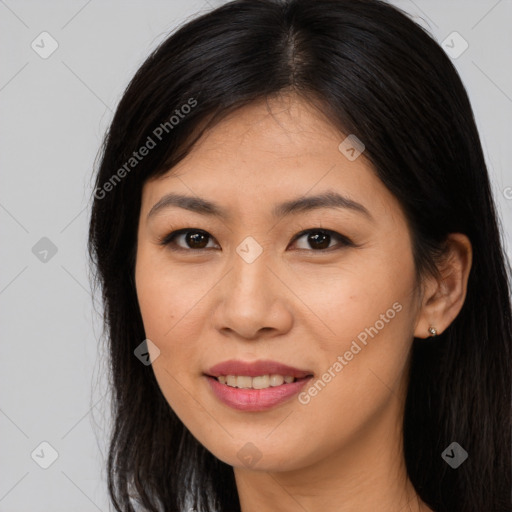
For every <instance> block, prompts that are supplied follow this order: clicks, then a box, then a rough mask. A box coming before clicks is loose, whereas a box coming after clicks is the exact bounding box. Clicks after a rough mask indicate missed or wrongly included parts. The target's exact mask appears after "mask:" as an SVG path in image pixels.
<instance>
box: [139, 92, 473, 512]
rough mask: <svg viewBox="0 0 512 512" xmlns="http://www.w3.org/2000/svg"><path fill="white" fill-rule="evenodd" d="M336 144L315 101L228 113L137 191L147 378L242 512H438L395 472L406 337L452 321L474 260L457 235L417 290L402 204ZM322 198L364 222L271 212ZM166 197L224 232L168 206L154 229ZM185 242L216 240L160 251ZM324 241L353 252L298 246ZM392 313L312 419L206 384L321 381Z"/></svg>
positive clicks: (338, 213)
mask: <svg viewBox="0 0 512 512" xmlns="http://www.w3.org/2000/svg"><path fill="white" fill-rule="evenodd" d="M269 109H270V110H271V113H269ZM344 138H345V135H342V134H340V133H339V132H338V131H337V130H336V129H335V128H334V127H333V126H332V125H331V124H330V123H329V122H328V121H327V120H326V119H325V118H323V116H322V115H321V114H320V113H319V112H318V111H317V110H315V109H314V108H313V107H311V106H310V105H309V104H308V103H306V102H304V101H303V100H301V99H299V98H298V97H296V96H294V95H283V96H281V97H278V98H277V97H276V98H273V99H271V100H270V101H269V102H268V104H267V103H265V102H264V101H262V102H258V103H254V104H252V105H250V106H247V107H244V108H242V109H240V110H238V111H237V112H235V113H234V114H231V115H230V116H229V117H227V118H226V119H225V120H223V121H222V122H221V123H220V124H218V125H217V126H216V127H214V128H213V129H212V130H211V131H210V132H208V134H207V135H206V136H205V137H203V138H202V139H201V141H200V142H199V143H198V144H197V145H196V146H195V148H194V149H193V150H192V152H191V153H190V154H189V155H188V156H187V158H186V159H184V160H183V161H182V162H180V163H179V164H178V165H177V166H176V167H175V168H173V169H172V170H171V171H170V172H169V173H167V174H166V175H165V176H163V177H161V178H158V179H154V180H151V181H149V182H147V183H146V184H145V186H144V189H143V193H142V206H141V212H140V221H139V228H138V242H137V262H136V273H135V279H136V287H137V295H138V300H139V305H140V308H141V313H142V317H143V322H144V327H145V332H146V336H147V338H149V339H150V340H151V341H152V342H153V343H154V344H155V345H156V346H157V347H158V349H159V350H160V354H159V355H158V357H156V358H155V359H154V361H153V365H152V366H153V370H154V372H155V376H156V378H157V381H158V383H159V386H160V388H161V390H162V392H163V394H164V396H165V398H166V400H167V401H168V403H169V405H170V406H171V407H172V409H173V410H174V411H175V412H176V414H177V415H178V416H179V418H180V419H181V421H182V422H183V423H184V424H185V426H186V427H187V428H188V429H189V430H190V432H191V433H192V434H193V435H194V436H195V437H196V439H197V440H198V441H199V442H200V443H202V444H203V445H204V446H205V447H206V448H207V449H208V450H209V451H211V452H212V453H213V454H214V455H215V456H216V457H217V458H219V459H220V460H222V461H224V462H226V463H227V464H230V465H232V466H233V467H234V472H235V478H236V482H237V487H238V491H239V496H240V501H241V506H242V511H243V512H256V511H258V512H266V511H271V510H280V511H284V512H287V511H290V512H291V511H292V510H293V511H296V510H307V511H308V512H320V511H322V512H331V511H336V512H356V511H357V512H365V511H372V512H374V511H375V510H379V511H382V512H386V511H389V512H397V511H402V510H403V511H404V512H406V511H429V510H430V509H429V508H428V507H427V506H426V505H425V504H424V503H422V502H421V500H420V499H419V497H417V495H416V493H415V491H414V489H413V487H412V485H411V483H410V481H409V480H408V477H407V473H406V470H405V465H404V460H403V453H402V431H401V423H402V415H403V404H404V400H405V392H406V386H407V380H406V369H407V365H408V362H409V354H410V349H411V344H412V340H413V337H414V336H417V337H420V338H428V337H429V333H428V328H429V327H430V326H435V327H436V328H437V331H438V332H439V333H441V332H443V330H444V329H446V328H447V327H448V326H449V324H450V323H451V322H452V321H453V319H454V318H455V317H456V316H457V314H458V312H459V311H460V308H461V307H462V304H463V301H464V297H465V293H466V283H467V277H468V273H469V269H470V267H471V246H470V244H469V242H468V240H467V238H466V237H464V236H463V235H453V236H452V237H451V238H450V239H449V243H448V244H447V256H448V257H447V258H446V261H445V263H443V265H442V266H440V270H441V272H442V278H441V279H435V278H433V277H425V278H424V279H423V280H422V282H418V280H417V278H416V275H415V268H414V262H413V256H412V246H411V237H410V233H409V230H408V226H407V222H406V219H405V217H404V214H403V212H402V209H401V208H400V205H399V203H398V202H397V200H396V199H395V198H394V196H393V195H392V194H391V193H390V192H389V191H388V190H387V189H386V188H385V186H384V185H383V184H382V182H381V181H380V180H379V179H378V178H377V176H376V175H375V173H374V172H373V170H372V167H371V165H370V164H369V163H368V161H367V160H366V159H365V158H364V153H363V154H362V155H361V156H360V157H359V158H357V159H356V160H354V161H350V160H349V159H348V158H346V156H344V154H342V153H341V152H340V150H339V149H338V145H339V144H340V142H341V141H342V140H343V139H344ZM363 142H364V141H363ZM328 190H331V191H335V192H337V193H340V194H343V195H344V196H346V197H348V198H350V199H352V200H353V201H357V202H358V203H360V204H362V205H363V206H364V207H365V208H366V209H367V210H368V212H369V214H370V216H371V218H370V217H368V216H366V215H364V214H362V213H360V212H358V211H354V210H351V209H341V208H321V209H316V210H312V211H305V212H299V213H296V214H293V215H289V216H287V217H283V218H280V219H279V218H277V219H276V218H273V217H272V215H271V210H272V208H273V206H274V205H275V204H276V203H280V202H284V201H288V200H291V199H296V198H299V197H303V196H311V195H316V194H318V193H321V192H325V191H328ZM170 192H175V193H181V194H185V195H189V196H192V197H196V196H199V197H201V198H205V199H207V200H210V201H214V202H216V203H218V204H219V206H222V207H223V208H225V209H226V210H227V211H228V212H229V215H230V217H229V218H226V219H219V218H214V217H211V216H207V215H202V214H200V213H197V212H192V211H188V210H185V209H182V208H179V207H175V206H173V207H169V208H163V209H161V210H159V211H158V213H156V214H155V215H152V216H151V217H149V218H148V213H149V211H150V210H151V208H152V206H153V205H154V204H155V203H157V202H158V201H159V200H160V199H161V198H162V197H163V196H164V195H165V194H167V193H170ZM183 228H188V229H190V230H191V231H194V229H195V230H198V229H199V230H202V231H206V232H207V234H208V235H209V236H207V237H206V238H203V239H201V238H199V243H198V242H196V245H194V243H193V240H192V244H190V240H189V244H188V245H187V239H186V238H185V236H186V235H181V236H178V237H177V238H176V239H175V240H174V247H177V248H180V247H181V248H182V249H183V250H182V251H173V250H172V249H171V248H172V245H171V246H164V245H161V244H160V243H159V241H160V240H161V239H163V238H164V237H165V236H166V235H168V234H169V233H171V232H172V231H174V230H178V229H183ZM320 228H323V229H326V230H331V231H334V232H336V233H339V234H341V235H344V236H345V237H348V238H349V239H350V240H351V241H352V242H353V243H354V244H356V245H357V246H356V247H354V246H350V245H343V244H342V243H341V241H340V240H338V239H337V238H336V237H335V235H332V236H331V238H330V239H329V237H327V239H326V240H325V245H322V239H320V242H316V245H315V240H313V241H312V242H311V239H310V241H309V242H308V235H307V234H306V235H303V236H301V237H300V238H299V239H295V238H296V235H297V234H298V233H299V232H301V231H302V230H305V229H312V230H315V229H316V230H318V229H320ZM191 234H192V233H191ZM314 234H315V233H313V235H314ZM247 236H251V237H253V238H254V239H255V240H256V241H257V243H258V244H259V245H260V246H261V248H262V250H263V252H262V253H261V255H260V256H259V257H258V258H256V259H255V260H254V261H253V262H252V263H247V262H246V261H245V260H244V259H243V258H242V257H240V255H239V254H238V253H237V252H236V248H237V247H238V246H239V245H240V243H241V242H242V241H243V240H244V239H245V238H246V237H247ZM194 247H199V249H196V248H194ZM202 247H206V248H202ZM318 247H320V248H318ZM322 247H329V248H322ZM394 304H395V310H396V309H397V308H398V306H396V304H399V306H400V311H399V312H396V315H395V316H394V318H392V319H389V318H388V317H386V318H387V319H388V322H385V323H384V327H383V328H381V329H378V334H377V335H374V337H373V338H371V337H368V341H367V344H366V345H362V344H359V345H361V350H360V351H359V352H358V353H357V354H356V355H354V356H353V358H352V359H351V360H350V361H346V359H345V361H346V362H347V364H346V365H343V369H342V370H341V371H339V372H337V373H336V372H335V373H336V376H335V377H333V378H332V379H331V381H330V382H329V383H328V384H327V385H326V386H324V387H323V388H321V391H320V392H318V393H317V394H316V395H315V396H314V397H311V400H310V401H309V402H308V403H307V404H301V403H300V402H299V401H298V399H297V397H293V398H292V399H290V400H288V401H287V402H286V403H283V404H281V405H279V406H277V407H275V408H272V409H269V410H266V411H263V412H243V411H238V410H235V409H232V408H230V407H228V406H227V405H224V404H223V403H222V402H220V401H219V400H218V399H217V398H216V396H215V395H214V394H213V393H212V392H211V390H210V388H209V385H208V382H207V381H206V378H205V377H204V375H203V373H204V372H206V371H207V370H208V369H209V368H210V367H211V366H213V365H214V364H217V363H219V362H221V361H225V360H227V359H242V360H245V361H254V360H259V359H272V360H275V361H278V362H282V363H285V364H288V365H290V366H294V367H297V368H300V369H306V370H310V371H311V372H312V373H314V375H315V379H314V381H316V379H318V378H320V377H321V376H322V375H323V374H324V373H325V372H326V371H327V370H328V369H329V368H330V367H333V365H334V364H335V363H336V361H337V360H338V359H337V358H338V356H342V357H343V355H344V354H345V353H346V352H347V351H348V350H349V349H350V347H351V344H352V342H353V340H355V339H357V336H358V335H359V334H360V333H361V332H363V331H365V329H366V328H370V327H371V326H375V325H376V322H377V321H379V320H380V319H381V318H382V317H381V315H383V314H386V311H388V310H389V309H390V308H391V309H392V308H393V305H394ZM378 325H379V327H380V325H381V324H378ZM426 342H427V343H428V341H426ZM249 442H250V443H252V445H254V447H256V449H254V448H251V449H252V450H253V451H254V453H256V454H257V456H259V457H260V458H259V460H257V462H256V464H255V465H252V466H250V465H248V464H244V463H243V462H242V459H241V458H239V457H238V456H237V455H238V453H239V451H240V450H241V449H242V448H243V447H244V446H246V444H247V443H249ZM245 449H246V450H247V448H245ZM242 453H243V452H242Z"/></svg>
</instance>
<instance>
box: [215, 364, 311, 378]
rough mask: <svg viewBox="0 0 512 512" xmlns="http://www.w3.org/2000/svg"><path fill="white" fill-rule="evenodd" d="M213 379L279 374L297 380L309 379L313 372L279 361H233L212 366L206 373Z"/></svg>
mask: <svg viewBox="0 0 512 512" xmlns="http://www.w3.org/2000/svg"><path fill="white" fill-rule="evenodd" d="M206 374H207V375H210V376H211V377H219V376H221V375H246V376H248V377H258V376H260V375H271V374H278V375H282V376H283V377H286V376H291V377H295V378H296V379H301V378H303V377H309V376H312V375H313V372H311V371H309V370H299V369H298V368H293V367H292V366H288V365H286V364H282V363H278V362H277V361H270V360H260V361H240V360H235V359H231V360H229V361H223V362H222V363H219V364H216V365H215V366H212V367H211V368H210V369H209V370H207V372H206Z"/></svg>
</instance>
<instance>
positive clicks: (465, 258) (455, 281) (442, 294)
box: [414, 233, 473, 338]
mask: <svg viewBox="0 0 512 512" xmlns="http://www.w3.org/2000/svg"><path fill="white" fill-rule="evenodd" d="M472 262H473V249H472V246H471V242H470V241H469V239H468V237H467V236H466V235H463V234H460V233H452V234H450V235H448V238H447V240H446V249H445V253H444V255H443V256H442V259H441V261H440V262H439V263H438V269H439V274H440V276H439V277H434V276H428V277H426V278H425V279H424V281H423V296H422V299H421V308H420V312H419V316H418V321H417V324H416V328H415V332H414V336H415V337H416V338H428V337H430V336H431V334H430V333H429V328H430V327H434V328H435V329H436V331H437V333H438V334H441V333H442V332H444V331H445V330H446V329H447V328H448V327H449V326H450V324H451V323H452V322H453V321H454V320H455V318H456V317H457V315H458V314H459V313H460V310H461V309H462V306H463V305H464V301H465V299H466V292H467V285H468V278H469V273H470V270H471V265H472Z"/></svg>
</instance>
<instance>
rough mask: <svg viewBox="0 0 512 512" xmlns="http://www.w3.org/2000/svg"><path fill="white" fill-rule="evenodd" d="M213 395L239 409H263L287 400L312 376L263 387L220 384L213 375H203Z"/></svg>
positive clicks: (255, 410)
mask: <svg viewBox="0 0 512 512" xmlns="http://www.w3.org/2000/svg"><path fill="white" fill-rule="evenodd" d="M204 377H205V378H206V379H207V381H208V384H209V385H210V389H211V390H212V391H213V393H214V394H215V396H216V397H217V398H218V399H219V400H220V401H221V402H223V403H224V404H226V405H228V406H229V407H232V408H233V409H238V410H239V411H247V412H249V411H252V412H258V411H265V410H267V409H271V408H272V407H276V406H278V405H280V404H282V403H283V402H286V401H288V400H289V399H291V398H292V397H293V396H295V395H297V394H298V393H299V392H300V390H301V389H302V388H303V387H304V386H305V385H306V383H307V382H309V381H310V380H311V379H312V378H313V377H312V376H310V377H303V378H302V379H300V380H296V381H295V382H292V383H290V384H281V385H280V386H273V387H269V388H265V389H242V388H232V387H231V386H228V385H227V384H221V383H220V382H219V381H218V380H217V379H216V378H215V377H211V376H209V375H205V376H204Z"/></svg>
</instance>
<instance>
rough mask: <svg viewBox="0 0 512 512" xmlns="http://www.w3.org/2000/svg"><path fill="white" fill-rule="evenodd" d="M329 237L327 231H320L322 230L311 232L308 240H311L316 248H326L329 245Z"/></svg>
mask: <svg viewBox="0 0 512 512" xmlns="http://www.w3.org/2000/svg"><path fill="white" fill-rule="evenodd" d="M329 238H330V235H328V234H327V233H322V232H317V233H315V234H311V235H309V237H308V239H309V241H310V242H311V241H313V245H315V244H316V248H317V249H326V248H327V247H329ZM322 239H323V241H322ZM319 240H320V243H318V241H319Z"/></svg>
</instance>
